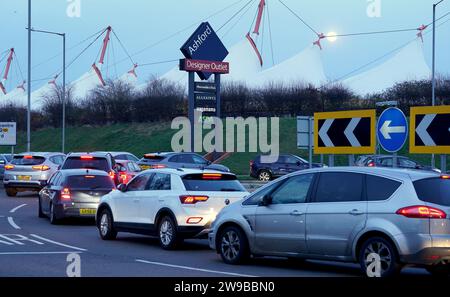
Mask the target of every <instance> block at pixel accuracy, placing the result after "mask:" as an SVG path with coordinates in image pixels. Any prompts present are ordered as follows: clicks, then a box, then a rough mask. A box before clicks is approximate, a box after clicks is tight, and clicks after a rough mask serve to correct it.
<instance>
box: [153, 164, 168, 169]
mask: <svg viewBox="0 0 450 297" xmlns="http://www.w3.org/2000/svg"><path fill="white" fill-rule="evenodd" d="M166 167H167V166H166V165H162V164H156V165H152V169H164V168H166Z"/></svg>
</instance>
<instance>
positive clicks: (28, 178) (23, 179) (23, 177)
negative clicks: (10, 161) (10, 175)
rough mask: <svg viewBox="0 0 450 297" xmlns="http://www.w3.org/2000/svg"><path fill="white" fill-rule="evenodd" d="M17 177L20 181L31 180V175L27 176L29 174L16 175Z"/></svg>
mask: <svg viewBox="0 0 450 297" xmlns="http://www.w3.org/2000/svg"><path fill="white" fill-rule="evenodd" d="M17 179H18V180H22V181H30V180H31V176H29V175H18V176H17Z"/></svg>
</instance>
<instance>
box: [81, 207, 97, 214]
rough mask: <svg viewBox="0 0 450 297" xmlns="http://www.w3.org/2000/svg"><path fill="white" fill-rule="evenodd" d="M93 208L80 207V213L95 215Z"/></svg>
mask: <svg viewBox="0 0 450 297" xmlns="http://www.w3.org/2000/svg"><path fill="white" fill-rule="evenodd" d="M95 211H96V210H95V209H90V208H89V209H88V208H81V209H80V215H95Z"/></svg>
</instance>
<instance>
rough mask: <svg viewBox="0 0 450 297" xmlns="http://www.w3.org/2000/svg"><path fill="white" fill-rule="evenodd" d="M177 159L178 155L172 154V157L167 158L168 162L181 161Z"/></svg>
mask: <svg viewBox="0 0 450 297" xmlns="http://www.w3.org/2000/svg"><path fill="white" fill-rule="evenodd" d="M178 160H179V156H173V157H170V158H169V162H172V163H181V162H180V161H178Z"/></svg>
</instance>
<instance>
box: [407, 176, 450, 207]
mask: <svg viewBox="0 0 450 297" xmlns="http://www.w3.org/2000/svg"><path fill="white" fill-rule="evenodd" d="M414 188H415V189H416V192H417V196H418V197H419V199H420V200H422V201H424V202H429V203H434V204H439V205H443V206H450V179H448V178H443V177H436V178H427V179H422V180H418V181H415V182H414Z"/></svg>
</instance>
